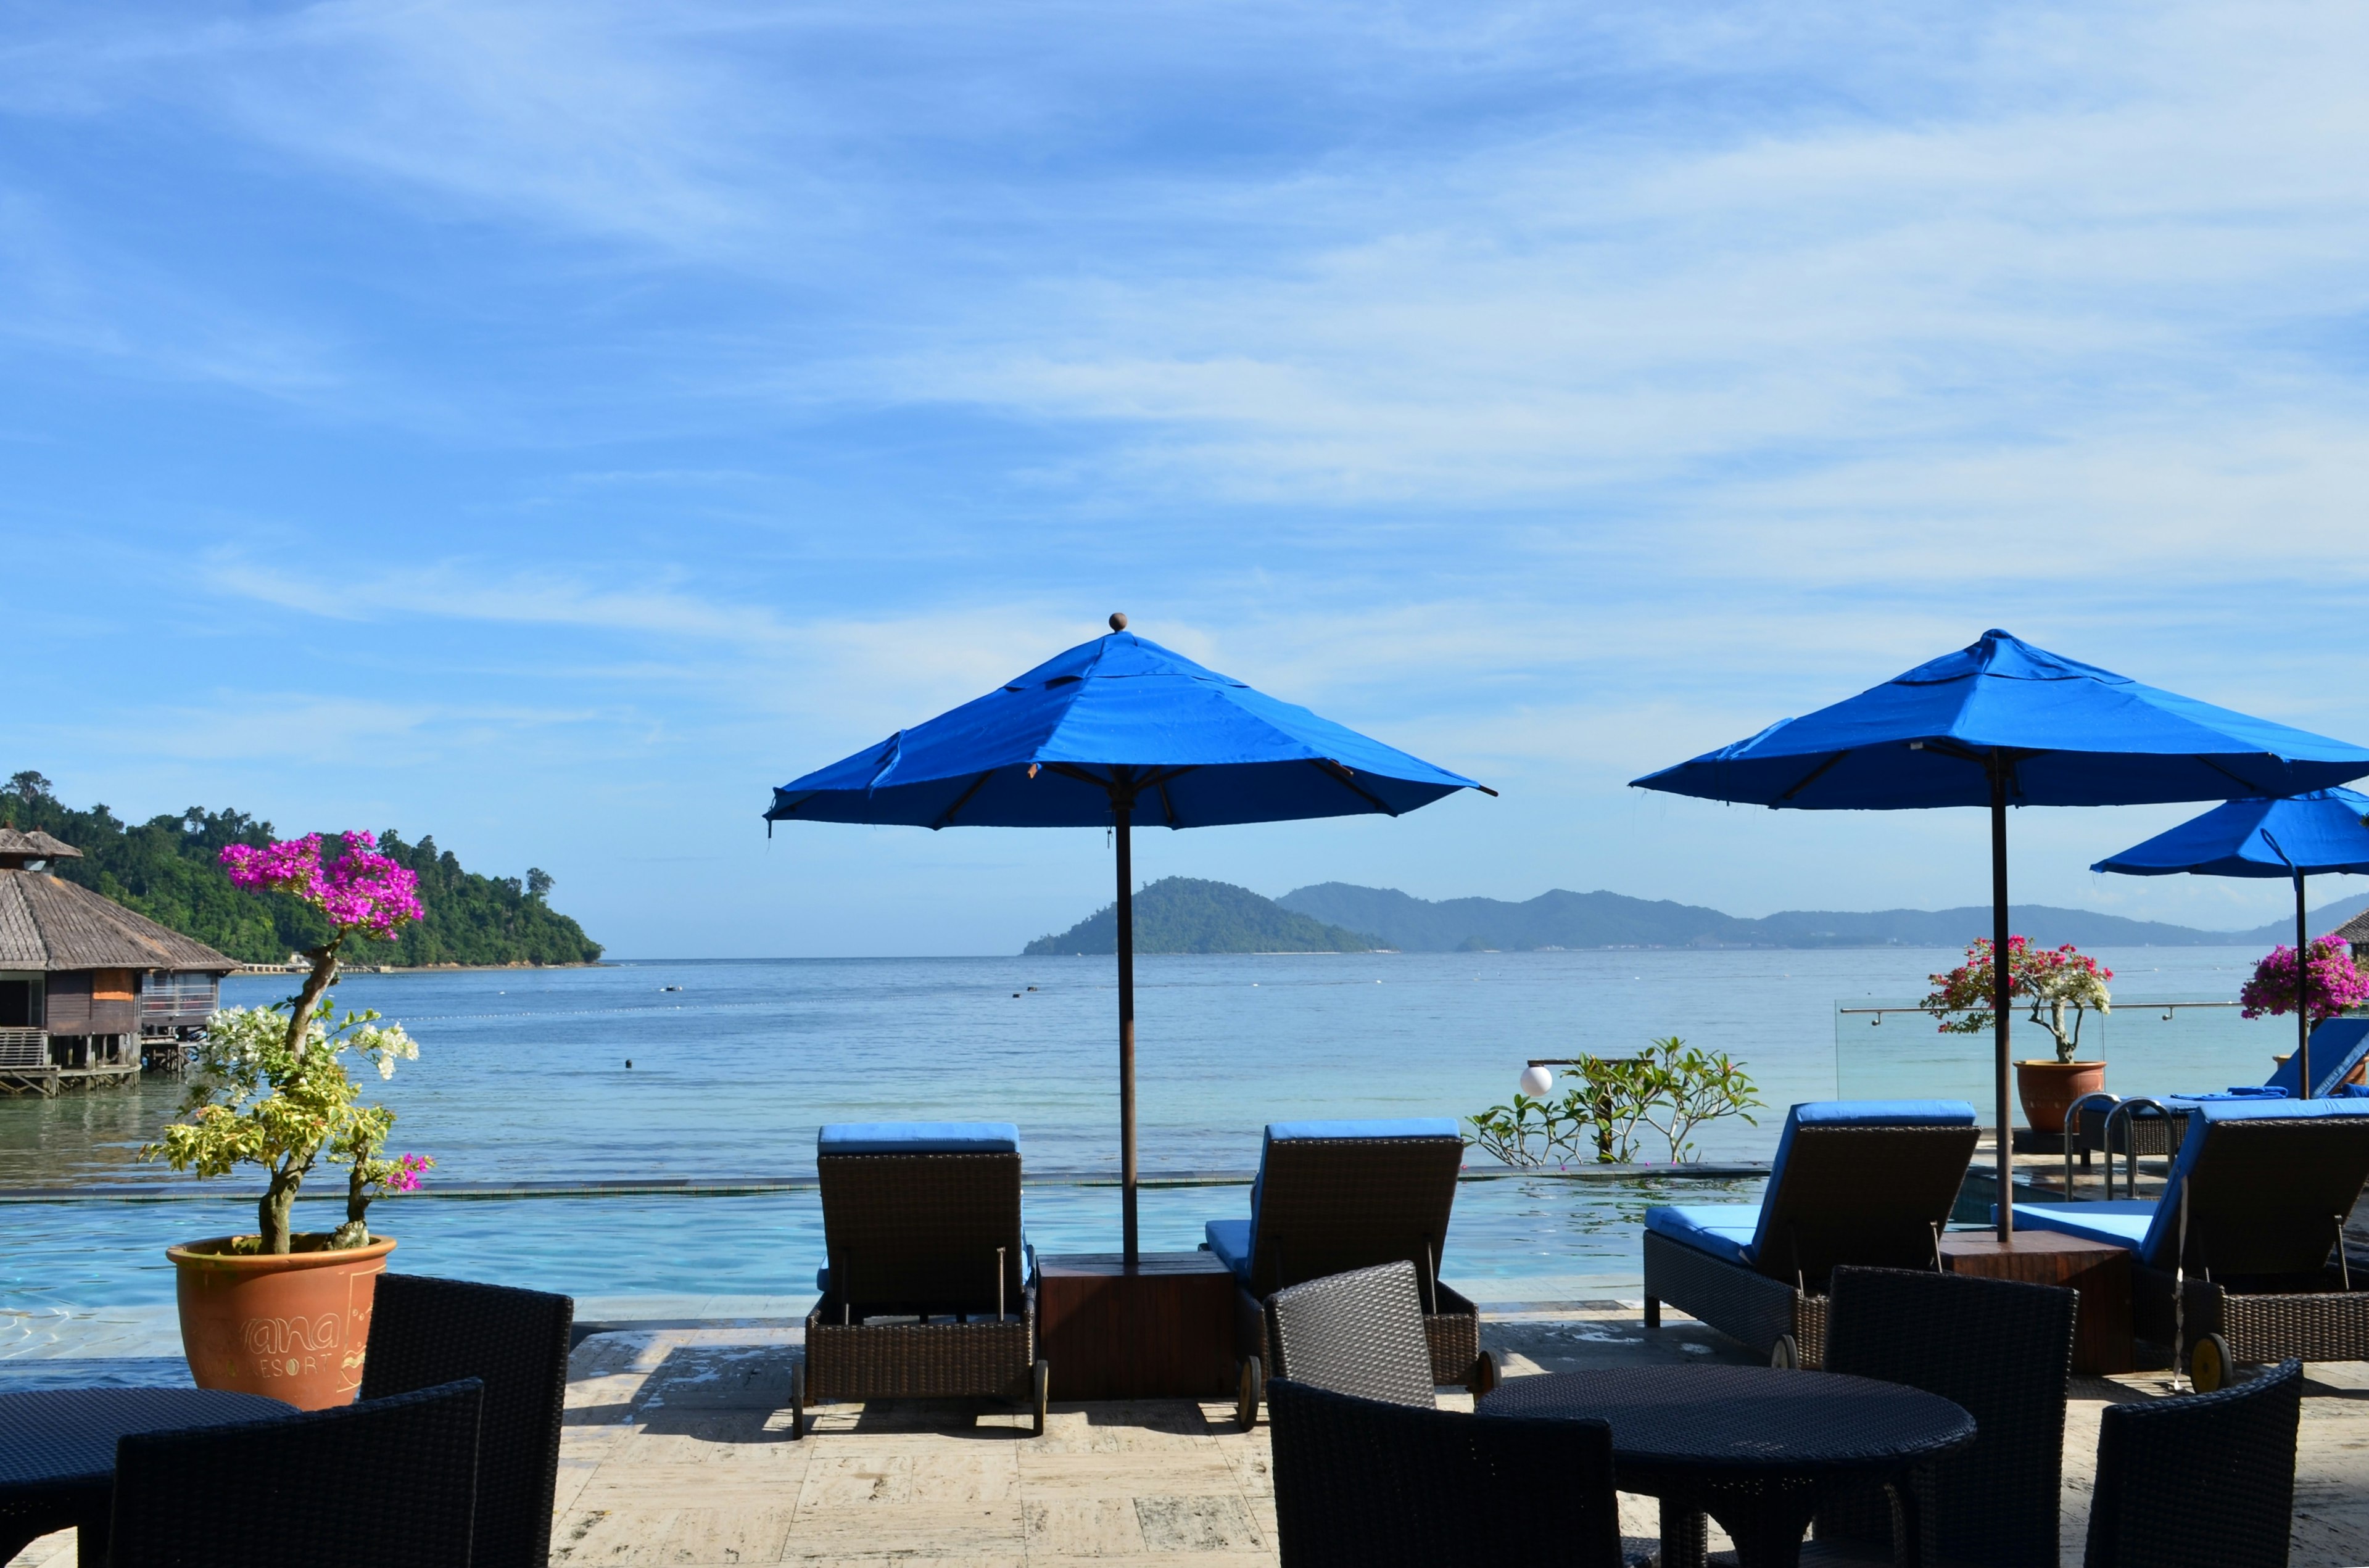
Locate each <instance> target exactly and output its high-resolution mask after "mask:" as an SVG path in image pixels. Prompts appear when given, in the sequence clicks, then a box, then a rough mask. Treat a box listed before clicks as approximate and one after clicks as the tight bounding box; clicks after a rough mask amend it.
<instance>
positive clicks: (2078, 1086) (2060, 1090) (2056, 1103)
mask: <svg viewBox="0 0 2369 1568" xmlns="http://www.w3.org/2000/svg"><path fill="white" fill-rule="evenodd" d="M2105 1086H2106V1064H2105V1063H2104V1062H2102V1061H2058V1060H2056V1059H2054V1058H2053V1057H2050V1058H2043V1059H2041V1060H2038V1061H2020V1062H2017V1063H2016V1064H2015V1093H2016V1097H2017V1098H2018V1099H2020V1100H2021V1101H2022V1102H2023V1119H2024V1122H2025V1124H2026V1125H2027V1126H2029V1127H2031V1128H2032V1130H2034V1131H2035V1132H2050V1133H2062V1132H2063V1131H2064V1130H2065V1113H2066V1112H2067V1111H2069V1110H2071V1109H2072V1108H2073V1103H2074V1102H2075V1101H2077V1100H2078V1099H2080V1098H2081V1097H2082V1096H2083V1095H2085V1094H2095V1093H2098V1092H2099V1091H2100V1090H2101V1089H2103V1088H2105Z"/></svg>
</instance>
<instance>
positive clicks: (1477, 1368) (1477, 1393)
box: [1464, 1350, 1499, 1399]
mask: <svg viewBox="0 0 2369 1568" xmlns="http://www.w3.org/2000/svg"><path fill="white" fill-rule="evenodd" d="M1498 1380H1499V1379H1498V1376H1497V1358H1496V1357H1495V1356H1492V1355H1490V1354H1489V1353H1488V1352H1487V1351H1485V1350H1484V1351H1482V1353H1481V1358H1480V1359H1479V1360H1477V1361H1475V1362H1473V1363H1472V1376H1471V1377H1470V1378H1468V1379H1465V1382H1464V1388H1465V1391H1467V1392H1468V1393H1470V1394H1471V1396H1472V1397H1473V1398H1474V1399H1479V1398H1481V1397H1482V1395H1483V1394H1489V1393H1494V1392H1495V1391H1496V1390H1497V1383H1498Z"/></svg>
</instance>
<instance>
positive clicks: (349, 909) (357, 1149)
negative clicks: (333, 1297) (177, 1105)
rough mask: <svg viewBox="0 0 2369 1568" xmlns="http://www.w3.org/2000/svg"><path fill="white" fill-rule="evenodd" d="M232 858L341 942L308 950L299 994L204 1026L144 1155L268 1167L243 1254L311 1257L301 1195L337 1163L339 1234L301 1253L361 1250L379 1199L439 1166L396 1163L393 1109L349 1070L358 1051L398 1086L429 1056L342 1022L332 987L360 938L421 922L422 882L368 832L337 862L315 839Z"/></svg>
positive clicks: (196, 1166)
mask: <svg viewBox="0 0 2369 1568" xmlns="http://www.w3.org/2000/svg"><path fill="white" fill-rule="evenodd" d="M222 861H223V865H224V866H225V867H226V868H227V869H228V871H229V873H230V879H231V881H232V882H233V883H235V884H236V885H237V886H238V887H244V888H246V890H248V891H249V892H280V893H288V894H292V895H293V896H294V897H296V898H301V899H303V901H304V902H305V903H307V904H309V905H311V906H312V907H313V908H314V909H315V910H319V911H320V912H321V913H322V914H323V915H325V916H326V917H327V918H328V921H329V923H330V926H331V928H332V930H331V934H330V937H329V939H328V940H327V941H326V942H325V943H323V944H320V945H319V946H317V947H315V948H314V949H312V950H311V951H310V952H308V953H307V954H306V955H305V956H306V957H307V958H309V959H310V960H311V961H312V966H313V967H312V972H311V973H310V974H308V975H307V976H306V977H305V979H304V984H303V987H302V988H301V989H300V990H298V991H297V993H296V994H295V995H294V996H292V997H289V998H287V999H286V1000H284V1001H279V1002H275V1003H273V1004H272V1005H270V1006H269V1007H226V1008H223V1010H222V1011H221V1012H219V1013H215V1014H214V1015H213V1016H212V1018H210V1019H208V1020H207V1021H206V1032H205V1037H204V1038H203V1039H202V1040H201V1041H200V1042H199V1045H198V1048H197V1052H196V1056H195V1059H193V1061H192V1063H191V1065H190V1070H189V1071H190V1079H189V1094H188V1096H187V1098H186V1099H184V1101H183V1102H182V1104H181V1109H180V1113H179V1119H178V1120H177V1121H174V1122H172V1123H169V1124H167V1125H166V1127H165V1129H164V1132H163V1134H162V1135H161V1136H160V1137H159V1138H158V1139H157V1141H156V1142H154V1143H152V1144H149V1145H148V1146H147V1147H145V1148H143V1150H141V1151H140V1154H141V1158H143V1159H145V1160H163V1161H166V1162H168V1163H169V1164H171V1165H172V1167H173V1168H174V1169H175V1170H177V1171H195V1172H196V1173H198V1174H199V1175H200V1176H220V1175H225V1174H227V1173H229V1172H230V1171H231V1170H232V1169H233V1168H235V1167H236V1166H239V1165H246V1164H252V1165H260V1166H262V1167H263V1168H264V1170H265V1171H266V1173H267V1183H266V1186H265V1190H264V1193H263V1196H262V1198H261V1200H260V1201H259V1202H258V1203H257V1206H256V1234H255V1236H254V1237H252V1238H246V1239H242V1242H241V1249H242V1250H247V1251H253V1252H257V1253H287V1252H292V1251H297V1250H300V1249H298V1248H297V1246H296V1244H295V1243H296V1242H297V1240H298V1238H297V1237H296V1236H295V1233H294V1231H293V1230H292V1228H291V1223H290V1220H291V1215H290V1210H291V1208H292V1206H293V1205H294V1203H295V1201H296V1194H297V1191H298V1189H299V1188H301V1187H302V1186H303V1183H304V1178H305V1177H306V1176H307V1175H308V1174H310V1173H311V1172H312V1170H313V1167H314V1166H315V1164H316V1163H317V1162H319V1161H320V1160H321V1159H323V1158H324V1157H326V1158H327V1159H328V1161H329V1162H331V1163H332V1164H338V1165H343V1166H345V1167H346V1222H345V1223H344V1224H343V1225H341V1226H339V1227H338V1229H337V1230H336V1231H335V1232H334V1233H333V1234H331V1235H329V1236H326V1237H308V1238H305V1239H304V1240H305V1241H306V1242H307V1243H308V1245H307V1246H306V1247H305V1248H303V1249H302V1250H306V1251H310V1250H314V1249H315V1248H319V1247H330V1248H343V1247H359V1246H362V1245H364V1244H366V1243H367V1242H369V1241H370V1229H369V1226H368V1224H367V1223H366V1222H365V1219H364V1216H365V1214H366V1213H367V1211H368V1209H369V1207H370V1203H371V1199H372V1198H373V1197H375V1196H378V1195H379V1194H380V1193H382V1192H409V1191H412V1190H414V1189H415V1188H417V1187H418V1185H419V1175H420V1173H421V1172H423V1171H425V1170H427V1169H428V1168H429V1166H431V1165H433V1164H434V1163H435V1162H434V1161H433V1160H430V1159H429V1157H428V1156H426V1155H424V1154H404V1155H399V1156H396V1157H395V1158H393V1159H389V1158H387V1157H386V1154H385V1149H386V1140H387V1136H388V1134H389V1133H391V1132H392V1131H393V1130H394V1127H395V1113H394V1112H393V1111H390V1110H388V1109H386V1107H384V1106H383V1105H361V1104H356V1103H355V1102H356V1101H357V1100H358V1099H360V1090H359V1089H358V1088H357V1087H356V1086H355V1084H354V1082H353V1080H352V1079H350V1078H349V1077H348V1076H347V1074H346V1061H345V1059H346V1057H347V1056H348V1054H349V1053H350V1054H352V1055H354V1056H357V1057H360V1058H361V1059H364V1060H366V1061H368V1062H370V1063H371V1064H372V1066H374V1067H376V1068H377V1069H378V1073H379V1076H380V1077H381V1078H392V1077H394V1076H395V1063H396V1062H397V1061H398V1060H404V1061H414V1060H417V1059H418V1056H419V1047H418V1046H417V1045H416V1044H414V1043H413V1041H412V1039H411V1036H408V1035H406V1034H405V1033H404V1031H403V1026H402V1025H401V1024H381V1023H380V1022H379V1015H378V1013H375V1012H372V1011H369V1010H365V1011H363V1012H360V1013H346V1014H344V1015H343V1016H341V1017H339V1016H335V1015H334V1004H335V1001H336V999H335V998H334V997H332V996H330V995H329V994H328V990H329V987H330V986H331V985H332V984H333V983H335V981H336V979H337V976H338V956H339V954H340V953H341V952H342V951H343V949H344V947H345V944H346V942H347V940H348V939H349V938H350V937H352V936H355V935H357V934H360V935H363V936H367V937H370V938H372V939H373V940H376V941H382V942H383V941H385V940H387V939H389V938H391V937H393V936H394V935H395V933H397V932H398V931H400V930H401V929H402V928H403V927H404V926H405V925H406V924H407V923H408V922H410V921H416V920H418V919H419V917H420V912H421V911H420V908H419V891H418V887H419V879H418V876H415V875H414V874H413V873H412V872H411V871H410V870H409V869H408V868H406V867H405V866H403V865H401V864H397V863H396V862H395V861H394V860H391V859H389V858H388V857H387V856H385V855H383V854H381V853H378V841H377V840H375V839H373V838H372V836H371V835H370V834H368V833H348V834H346V835H345V850H344V853H342V854H340V855H339V856H338V858H337V859H336V860H334V861H332V862H330V863H329V864H326V865H324V864H322V863H321V836H320V835H319V834H318V833H311V834H307V835H306V836H305V837H303V838H301V839H290V840H287V841H283V842H280V843H273V844H267V845H264V846H262V847H259V848H258V847H257V846H256V845H253V844H232V845H230V846H228V847H227V848H225V849H224V850H223V853H222ZM248 1242H251V1243H252V1245H251V1246H249V1245H248V1244H247V1243H248Z"/></svg>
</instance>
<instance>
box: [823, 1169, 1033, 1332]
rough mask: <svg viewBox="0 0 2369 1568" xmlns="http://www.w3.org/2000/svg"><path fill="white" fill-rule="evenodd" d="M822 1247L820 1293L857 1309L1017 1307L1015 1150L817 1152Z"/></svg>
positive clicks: (1020, 1276)
mask: <svg viewBox="0 0 2369 1568" xmlns="http://www.w3.org/2000/svg"><path fill="white" fill-rule="evenodd" d="M815 1167H816V1169H817V1171H818V1173H819V1174H820V1177H821V1187H822V1225H823V1245H824V1249H825V1251H826V1253H828V1255H829V1258H830V1295H831V1298H832V1299H833V1301H834V1302H835V1303H837V1304H838V1305H840V1306H841V1307H842V1308H844V1309H845V1310H847V1311H848V1312H849V1313H851V1314H852V1315H853V1317H854V1318H855V1319H857V1320H859V1321H860V1320H861V1319H862V1318H863V1317H864V1314H865V1313H866V1312H914V1311H918V1312H991V1311H994V1310H996V1309H997V1303H998V1298H999V1291H998V1288H997V1278H996V1263H997V1260H998V1258H999V1256H1000V1257H1001V1261H1002V1265H1003V1276H1002V1282H1001V1285H1002V1288H1001V1302H1002V1305H1003V1307H1004V1308H1005V1309H1006V1310H1013V1311H1017V1310H1019V1306H1020V1299H1021V1295H1022V1291H1023V1288H1024V1284H1025V1279H1026V1276H1025V1269H1026V1264H1025V1260H1024V1259H1023V1258H1022V1256H1021V1251H1020V1156H1019V1155H1018V1154H1015V1153H922V1154H825V1155H822V1156H821V1157H819V1158H818V1159H817V1160H816V1162H815Z"/></svg>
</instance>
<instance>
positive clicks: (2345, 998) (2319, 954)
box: [2237, 935, 2369, 1083]
mask: <svg viewBox="0 0 2369 1568" xmlns="http://www.w3.org/2000/svg"><path fill="white" fill-rule="evenodd" d="M2310 980H2311V990H2310V1002H2311V1026H2312V1027H2313V1028H2315V1029H2317V1028H2318V1027H2319V1026H2320V1025H2321V1024H2324V1023H2326V1022H2327V1021H2328V1020H2329V1019H2330V1018H2333V1017H2335V1016H2336V1015H2337V1014H2338V1013H2342V1012H2344V1011H2346V1010H2347V1009H2349V1008H2353V1007H2358V1006H2360V1005H2361V1003H2362V1002H2363V1001H2369V977H2364V976H2363V974H2362V973H2361V971H2360V970H2358V969H2356V968H2354V967H2353V966H2352V946H2351V944H2348V943H2347V942H2346V941H2345V940H2344V939H2343V938H2342V937H2340V936H2333V935H2330V936H2316V937H2313V938H2312V941H2311V973H2310ZM2237 1000H2238V1001H2240V1002H2242V1003H2244V1004H2245V1005H2244V1006H2243V1007H2242V1008H2241V1009H2240V1010H2239V1011H2240V1013H2241V1015H2242V1016H2244V1017H2247V1018H2260V1017H2262V1016H2264V1015H2266V1014H2267V1015H2268V1016H2270V1017H2272V1018H2283V1017H2287V1016H2289V1015H2290V1014H2292V1013H2294V1012H2295V949H2294V948H2292V947H2273V948H2272V949H2271V951H2270V953H2269V955H2268V956H2265V957H2264V958H2263V959H2262V961H2261V962H2260V963H2259V964H2256V965H2255V966H2254V974H2253V978H2252V979H2249V980H2248V981H2247V982H2246V983H2245V984H2244V985H2243V986H2241V987H2240V988H2238V991H2237ZM2272 1060H2273V1061H2275V1062H2277V1063H2278V1064H2280V1065H2281V1066H2283V1065H2285V1063H2286V1057H2285V1056H2284V1055H2280V1056H2277V1057H2273V1058H2272ZM2313 1076H2315V1077H2317V1076H2318V1074H2317V1073H2315V1074H2314V1075H2313ZM2364 1077H2369V1063H2364V1064H2363V1066H2362V1067H2356V1068H2354V1069H2353V1070H2352V1073H2351V1074H2350V1075H2349V1076H2348V1077H2347V1079H2346V1082H2350V1083H2359V1082H2362V1081H2363V1078H2364Z"/></svg>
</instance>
